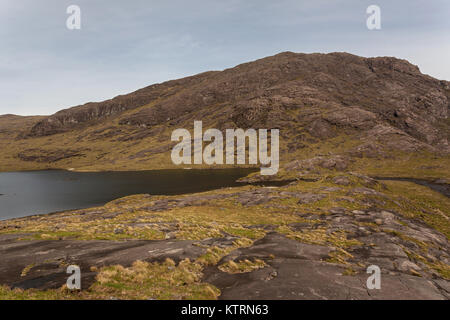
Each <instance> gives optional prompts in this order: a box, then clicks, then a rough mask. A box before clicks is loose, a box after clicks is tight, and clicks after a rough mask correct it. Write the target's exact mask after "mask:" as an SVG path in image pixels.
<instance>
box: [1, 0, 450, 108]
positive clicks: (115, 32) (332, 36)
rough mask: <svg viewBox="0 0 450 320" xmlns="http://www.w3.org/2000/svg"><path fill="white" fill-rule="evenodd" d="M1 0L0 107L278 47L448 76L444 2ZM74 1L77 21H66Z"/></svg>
mask: <svg viewBox="0 0 450 320" xmlns="http://www.w3.org/2000/svg"><path fill="white" fill-rule="evenodd" d="M372 2H373V1H366V0H334V1H325V0H316V1H307V0H303V1H302V0H279V1H271V0H270V1H269V0H253V1H251V0H245V1H244V0H231V1H219V0H191V1H184V0H168V1H157V0H154V1H148V0H135V1H131V2H124V1H120V0H96V1H90V0H75V1H73V0H70V1H68V0H41V1H34V0H21V1H13V0H2V1H1V2H0V39H1V42H0V45H1V48H0V49H1V50H0V83H1V86H0V96H1V97H2V100H1V101H0V114H2V113H18V114H50V113H53V112H56V111H57V110H59V109H61V108H66V107H70V106H73V105H78V104H82V103H85V102H87V101H100V100H103V99H107V98H111V97H113V96H116V95H118V94H123V93H127V92H130V91H133V90H136V89H138V88H141V87H144V86H147V85H150V84H152V83H155V82H162V81H165V80H170V79H173V78H177V77H182V76H187V75H192V74H196V73H199V72H203V71H207V70H220V69H224V68H228V67H232V66H234V65H236V64H239V63H242V62H246V61H249V60H254V59H257V58H261V57H264V56H268V55H272V54H276V53H278V52H281V51H286V50H290V51H297V52H332V51H348V52H351V53H354V54H359V55H364V56H378V55H388V56H397V57H400V58H406V59H408V60H410V61H411V62H412V63H414V64H417V65H419V67H420V68H421V70H422V71H423V72H425V73H429V74H430V75H432V76H435V77H438V78H444V79H448V80H450V61H449V60H448V56H450V51H449V50H450V48H449V45H448V43H450V41H449V40H450V39H449V37H450V33H449V32H448V30H449V29H450V28H449V27H450V20H449V19H448V17H447V15H448V12H449V9H450V3H449V2H448V1H446V0H435V1H427V2H424V1H420V0H410V1H407V0H399V1H387V0H377V1H375V2H377V4H378V5H379V6H380V7H381V10H382V30H379V31H369V30H367V28H366V23H365V19H366V13H365V9H366V8H367V6H368V5H370V4H372ZM71 4H76V5H78V6H80V8H81V14H82V22H81V26H82V28H81V30H79V31H77V30H75V31H70V30H68V29H67V28H66V26H65V21H66V19H67V17H68V15H67V14H66V8H67V6H69V5H71Z"/></svg>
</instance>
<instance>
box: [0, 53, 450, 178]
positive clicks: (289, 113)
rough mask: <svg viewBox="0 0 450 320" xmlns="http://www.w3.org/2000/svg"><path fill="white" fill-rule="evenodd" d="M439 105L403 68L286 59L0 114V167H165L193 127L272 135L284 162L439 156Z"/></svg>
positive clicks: (442, 113) (447, 85)
mask: <svg viewBox="0 0 450 320" xmlns="http://www.w3.org/2000/svg"><path fill="white" fill-rule="evenodd" d="M449 108H450V82H448V81H444V80H437V79H434V78H432V77H430V76H427V75H424V74H422V73H421V72H420V71H419V68H418V67H417V66H415V65H412V64H411V63H409V62H407V61H406V60H400V59H397V58H391V57H378V58H364V57H359V56H355V55H352V54H348V53H330V54H318V53H317V54H301V53H292V52H284V53H280V54H277V55H275V56H271V57H267V58H263V59H260V60H256V61H253V62H249V63H244V64H241V65H238V66H236V67H234V68H230V69H226V70H224V71H212V72H205V73H201V74H198V75H195V76H191V77H187V78H183V79H178V80H173V81H168V82H164V83H161V84H154V85H151V86H148V87H145V88H142V89H140V90H137V91H135V92H133V93H130V94H127V95H121V96H117V97H115V98H113V99H110V100H106V101H103V102H90V103H87V104H84V105H81V106H76V107H72V108H69V109H64V110H61V111H59V112H57V113H55V114H53V115H51V116H48V117H31V118H30V117H26V118H20V119H22V121H20V120H19V118H17V117H16V118H14V123H16V125H14V126H12V125H11V122H10V121H9V120H7V119H11V117H12V116H2V117H1V118H0V135H1V137H2V139H1V142H0V146H1V148H2V150H4V152H3V153H2V156H1V158H0V169H2V170H15V169H38V168H69V167H70V168H75V169H77V170H129V169H152V168H164V167H172V164H171V161H170V150H171V147H172V146H173V143H172V142H171V141H170V135H171V132H172V131H173V130H174V129H176V128H187V129H189V130H192V127H193V121H194V120H202V121H203V126H204V128H206V127H209V128H218V129H221V130H224V129H227V128H237V127H241V128H279V129H280V135H281V138H280V142H281V150H280V154H281V159H280V160H281V161H282V162H283V163H288V162H289V161H292V160H294V159H304V158H306V157H313V156H322V155H324V154H325V155H329V154H332V155H344V156H346V157H347V156H350V157H356V158H361V157H368V158H372V159H375V158H391V157H392V154H394V153H395V155H396V157H397V156H398V153H405V154H408V153H409V154H410V153H412V154H419V153H420V154H427V155H428V154H438V155H439V156H444V158H445V155H447V154H448V152H449V151H450V145H449V139H450V130H449V129H450V121H449ZM5 117H6V118H5ZM5 120H7V121H5ZM18 123H22V126H18ZM13 137H14V138H13Z"/></svg>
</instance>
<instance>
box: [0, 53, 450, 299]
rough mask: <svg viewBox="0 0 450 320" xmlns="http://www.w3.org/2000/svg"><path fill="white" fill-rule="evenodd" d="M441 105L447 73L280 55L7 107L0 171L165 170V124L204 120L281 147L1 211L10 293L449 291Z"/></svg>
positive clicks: (373, 295)
mask: <svg viewBox="0 0 450 320" xmlns="http://www.w3.org/2000/svg"><path fill="white" fill-rule="evenodd" d="M449 109H450V82H448V81H443V80H437V79H434V78H432V77H430V76H427V75H423V74H422V73H421V72H420V71H419V69H418V67H417V66H414V65H412V64H411V63H409V62H407V61H405V60H400V59H396V58H390V57H380V58H363V57H358V56H355V55H351V54H348V53H330V54H297V53H291V52H285V53H281V54H278V55H275V56H273V57H267V58H264V59H260V60H257V61H254V62H250V63H245V64H242V65H239V66H236V67H234V68H231V69H227V70H224V71H220V72H216V71H214V72H206V73H202V74H199V75H196V76H192V77H188V78H183V79H179V80H173V81H168V82H165V83H162V84H155V85H152V86H149V87H146V88H143V89H140V90H138V91H136V92H133V93H130V94H128V95H122V96H118V97H116V98H113V99H111V100H107V101H103V102H98V103H88V104H85V105H82V106H76V107H73V108H69V109H65V110H62V111H59V112H57V113H55V114H54V115H51V116H48V117H41V116H37V117H19V116H14V115H4V116H0V148H1V150H2V153H1V154H0V171H6V170H26V169H44V168H63V169H69V168H72V169H73V170H142V169H157V168H172V167H174V165H173V164H172V161H171V159H170V150H171V148H172V146H173V144H174V142H172V141H171V133H172V131H173V130H175V129H178V128H186V129H189V130H191V131H192V129H193V125H194V121H195V120H202V121H203V129H204V130H205V129H206V128H218V129H220V130H224V129H228V128H238V127H240V128H255V129H257V128H266V129H270V128H278V129H279V130H280V144H281V145H280V160H281V168H280V171H279V172H278V174H277V175H275V176H263V175H259V174H258V172H255V173H253V174H251V175H249V176H247V177H245V178H244V179H243V180H244V181H247V182H255V183H252V184H248V183H247V184H243V185H242V186H236V187H233V188H222V189H217V190H212V191H208V192H202V193H195V194H183V195H170V196H169V195H150V194H139V195H130V196H128V197H124V198H120V199H115V200H113V201H111V202H109V203H106V204H104V205H100V206H96V207H93V208H84V209H78V210H69V211H64V212H58V213H52V214H47V215H35V216H27V217H23V218H16V219H9V220H4V221H0V251H1V252H2V254H3V253H4V259H0V269H1V270H3V271H2V272H1V273H0V299H2V298H3V299H4V298H8V299H74V298H75V299H146V300H148V299H408V300H409V299H446V300H448V299H449V298H450V288H449V285H448V284H449V280H450V263H449V262H450V245H449V238H450V222H449V221H450V220H449V217H450V214H449V210H448V208H450V198H449V197H450V182H449V181H450V180H449V179H450V157H449V152H450V146H449V139H450V130H449V129H450V120H449V111H450V110H449ZM203 166H204V165H203ZM192 167H194V165H192ZM266 179H272V180H279V181H270V182H266V181H262V180H266ZM0 182H1V181H0ZM194 183H195V182H194ZM267 186H270V187H267ZM0 196H1V195H0ZM6 196H8V195H6ZM14 196H16V195H14ZM17 196H19V197H20V195H17ZM0 198H1V197H0ZM2 257H3V256H2ZM12 262H13V263H12ZM74 264H75V265H78V266H80V268H81V269H82V270H83V272H82V275H81V276H82V281H81V282H82V283H83V289H82V290H81V291H78V290H77V291H70V290H67V289H66V287H65V286H66V281H67V273H66V268H67V266H68V265H74ZM373 268H375V269H373ZM376 269H378V270H379V272H380V277H381V278H380V279H381V288H380V287H378V288H376V286H375V288H374V287H372V286H370V281H368V280H370V279H372V280H373V279H374V277H372V275H373V276H375V273H376ZM368 272H369V273H371V272H373V274H368ZM375 278H376V277H375ZM375 283H376V281H375ZM372 284H374V282H372Z"/></svg>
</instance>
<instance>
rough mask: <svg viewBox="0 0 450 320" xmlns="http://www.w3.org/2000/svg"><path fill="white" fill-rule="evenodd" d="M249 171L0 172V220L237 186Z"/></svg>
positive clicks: (250, 170)
mask: <svg viewBox="0 0 450 320" xmlns="http://www.w3.org/2000/svg"><path fill="white" fill-rule="evenodd" d="M253 171H254V170H252V169H220V170H183V169H181V170H152V171H131V172H128V171H123V172H70V171H63V170H46V171H28V172H0V194H1V195H0V220H4V219H10V218H16V217H24V216H28V215H33V214H41V213H49V212H56V211H62V210H69V209H79V208H87V207H92V206H98V205H103V204H105V203H106V202H108V201H111V200H114V199H117V198H120V197H124V196H127V195H131V194H139V193H149V194H154V195H174V194H183V193H192V192H201V191H207V190H212V189H218V188H222V187H233V186H237V185H242V184H239V183H237V182H236V180H237V179H239V178H241V177H244V176H246V175H247V174H249V173H250V172H253Z"/></svg>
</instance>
